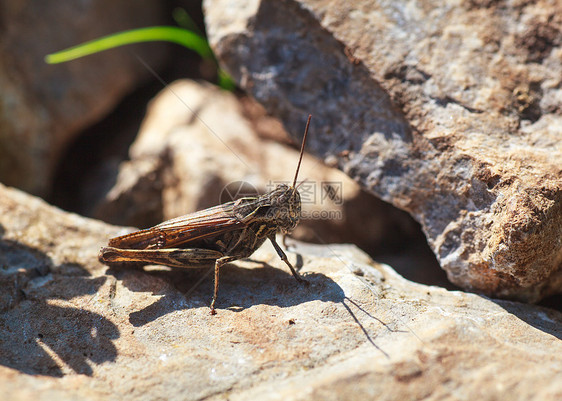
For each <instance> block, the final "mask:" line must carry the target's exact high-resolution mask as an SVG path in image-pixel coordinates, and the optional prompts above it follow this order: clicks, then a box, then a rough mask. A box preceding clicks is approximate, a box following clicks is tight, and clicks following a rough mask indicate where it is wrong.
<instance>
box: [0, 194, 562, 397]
mask: <svg viewBox="0 0 562 401" xmlns="http://www.w3.org/2000/svg"><path fill="white" fill-rule="evenodd" d="M0 227H1V238H0V248H1V250H2V252H1V253H0V266H1V267H2V269H0V277H1V280H2V281H1V284H0V285H1V288H2V291H1V293H2V299H1V304H0V331H1V333H2V336H1V341H0V365H1V366H0V398H2V399H6V400H29V399H35V400H53V399H56V400H58V401H65V400H75V399H80V400H102V399H103V400H107V399H111V400H144V399H146V400H151V399H159V398H162V397H165V398H166V399H169V400H197V399H213V400H219V399H221V400H223V399H227V398H228V399H233V400H247V399H265V400H273V399H280V398H283V399H286V400H302V399H322V400H325V399H334V400H335V399H372V398H382V399H389V400H402V399H422V398H423V399H456V398H466V399H479V400H497V399H510V400H529V399H536V400H541V401H549V400H557V399H560V396H561V395H562V382H561V381H560V380H559V378H560V376H561V375H562V342H561V341H560V339H562V333H561V332H560V327H561V324H562V315H561V314H560V313H559V312H556V311H554V310H550V309H546V308H541V307H536V306H532V305H525V304H519V303H516V302H510V301H492V300H490V299H488V298H485V297H481V296H478V295H474V294H466V293H462V292H449V291H446V290H444V289H441V288H437V287H427V286H424V285H420V284H415V283H411V282H409V281H406V280H404V279H403V278H402V277H400V276H398V275H397V274H396V273H394V271H393V270H392V269H391V268H390V267H388V266H385V265H380V264H377V263H375V262H373V261H372V260H370V259H369V258H368V257H366V256H365V254H363V253H362V252H360V251H359V250H358V249H357V248H355V247H354V246H350V245H329V246H319V245H314V246H313V245H306V244H299V245H298V246H297V248H296V250H297V252H298V253H296V254H295V253H289V258H290V259H291V260H292V261H293V262H295V263H296V264H297V265H298V266H302V268H301V272H302V273H304V274H305V275H306V277H307V279H308V280H309V282H310V285H309V286H307V287H303V286H301V285H299V284H298V283H297V282H296V281H295V280H294V278H293V277H292V276H291V274H290V272H289V271H288V269H287V268H286V267H285V266H284V264H283V263H282V262H281V261H280V260H279V258H278V257H277V255H276V254H275V251H274V250H273V249H272V247H271V246H269V245H266V246H264V247H262V249H260V250H259V251H258V252H256V253H255V254H254V255H253V257H252V259H251V260H247V261H241V262H236V263H232V264H230V265H227V266H225V267H224V268H223V270H222V271H221V278H220V283H221V287H220V293H219V301H218V313H217V315H216V316H211V315H210V313H209V308H208V304H209V301H210V298H211V294H212V287H213V283H212V275H209V276H208V277H207V278H206V279H205V278H204V277H205V271H206V269H202V270H198V269H185V270H179V269H175V270H174V269H167V268H163V267H158V266H152V267H150V268H149V267H146V268H145V269H144V270H138V269H137V270H134V269H122V270H107V268H106V267H105V266H102V265H101V264H100V263H99V262H98V261H97V253H98V250H99V247H100V246H102V245H103V244H104V243H105V242H106V241H107V238H108V237H110V236H113V235H116V234H118V233H123V232H125V230H124V229H121V228H118V227H112V226H108V225H105V224H102V223H100V222H97V221H94V220H90V219H86V218H83V217H80V216H77V215H74V214H69V213H65V212H62V211H60V210H58V209H56V208H54V207H51V206H49V205H47V204H45V203H44V202H43V201H41V200H38V199H36V198H33V197H31V196H29V195H26V194H24V193H22V192H19V191H17V190H14V189H9V188H6V187H4V186H1V185H0ZM200 278H204V279H203V281H202V283H201V284H200V285H197V282H198V280H199V279H200Z"/></svg>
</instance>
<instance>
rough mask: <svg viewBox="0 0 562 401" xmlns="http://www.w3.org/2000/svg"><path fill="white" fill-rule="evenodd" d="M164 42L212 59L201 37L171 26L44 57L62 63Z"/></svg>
mask: <svg viewBox="0 0 562 401" xmlns="http://www.w3.org/2000/svg"><path fill="white" fill-rule="evenodd" d="M157 41H166V42H172V43H177V44H179V45H181V46H184V47H187V48H188V49H191V50H193V51H195V52H196V53H197V54H199V55H200V56H201V57H203V58H205V59H213V58H214V57H213V52H212V50H211V48H210V47H209V44H208V43H207V41H206V40H205V38H203V37H202V36H200V35H198V34H196V33H193V32H190V31H188V30H185V29H182V28H178V27H173V26H154V27H148V28H140V29H133V30H130V31H125V32H120V33H116V34H113V35H109V36H105V37H103V38H99V39H95V40H92V41H90V42H86V43H83V44H80V45H77V46H73V47H70V48H68V49H65V50H61V51H59V52H56V53H52V54H49V55H47V56H45V61H46V62H47V63H48V64H58V63H64V62H66V61H70V60H74V59H77V58H80V57H84V56H87V55H90V54H94V53H99V52H101V51H104V50H109V49H113V48H115V47H119V46H124V45H129V44H132V43H140V42H157Z"/></svg>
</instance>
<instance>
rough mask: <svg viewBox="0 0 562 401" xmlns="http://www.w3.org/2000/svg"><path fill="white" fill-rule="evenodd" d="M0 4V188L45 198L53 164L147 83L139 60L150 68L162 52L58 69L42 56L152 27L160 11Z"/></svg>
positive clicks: (110, 56) (106, 5)
mask: <svg viewBox="0 0 562 401" xmlns="http://www.w3.org/2000/svg"><path fill="white" fill-rule="evenodd" d="M3 3H4V4H3V6H2V13H1V17H0V18H1V26H2V37H1V40H0V88H2V96H1V97H0V126H1V127H2V129H1V130H0V182H3V183H5V184H9V185H14V186H17V187H19V188H23V189H25V190H27V191H30V192H33V193H36V194H40V195H43V196H45V195H46V194H47V193H48V191H49V190H50V185H51V181H52V178H53V173H54V169H55V168H56V166H57V164H58V163H59V158H60V157H61V156H62V154H63V153H64V151H65V149H66V147H67V146H68V145H69V144H70V143H71V142H72V140H73V139H75V137H76V135H77V134H78V133H79V132H80V130H82V129H84V128H85V127H87V126H89V125H90V124H92V123H94V122H96V121H97V120H99V119H100V118H101V117H102V116H104V115H105V114H107V113H108V112H109V111H110V110H111V109H112V108H113V107H115V105H116V104H117V103H118V102H119V101H120V100H121V99H122V97H123V96H124V95H125V94H127V93H129V92H130V91H131V90H132V89H133V88H134V87H135V86H136V85H138V84H139V83H140V82H141V81H142V80H144V79H146V77H148V76H149V74H150V73H149V72H148V70H147V69H146V68H145V66H143V64H142V63H141V62H139V60H138V58H140V59H145V60H149V64H150V65H151V66H152V68H155V69H157V68H158V66H159V65H161V64H162V62H163V61H164V56H165V52H164V49H165V48H164V47H163V46H162V45H160V46H158V47H156V46H154V47H151V46H150V45H142V46H139V47H136V48H134V51H130V50H129V51H127V50H123V49H120V50H115V51H111V52H105V53H102V54H99V55H95V56H90V57H87V58H84V59H81V60H76V61H72V62H70V63H66V64H60V65H48V64H46V63H45V61H44V57H45V56H46V55H47V54H49V53H53V52H56V51H59V50H62V49H65V48H68V47H71V46H74V45H77V44H80V43H83V42H86V41H89V40H92V39H96V38H99V37H101V36H104V35H108V34H111V33H116V32H120V31H123V30H127V29H131V28H138V27H141V26H150V25H159V24H161V23H162V22H163V18H164V16H165V12H166V10H165V8H163V7H162V5H161V4H160V2H158V1H153V0H149V1H144V2H143V3H142V6H140V5H139V6H138V7H132V6H131V4H130V3H129V2H127V1H102V2H86V3H83V4H82V3H71V4H70V5H69V4H63V3H61V2H57V1H45V2H41V3H40V4H33V5H31V4H27V3H29V2H25V3H22V2H21V1H17V0H16V1H14V0H9V1H6V2H3ZM53 27H57V29H53ZM137 57H138V58H137Z"/></svg>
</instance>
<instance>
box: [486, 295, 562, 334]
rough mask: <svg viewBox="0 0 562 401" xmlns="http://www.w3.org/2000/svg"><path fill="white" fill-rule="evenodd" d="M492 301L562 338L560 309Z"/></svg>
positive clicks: (525, 320) (541, 329)
mask: <svg viewBox="0 0 562 401" xmlns="http://www.w3.org/2000/svg"><path fill="white" fill-rule="evenodd" d="M491 301H492V302H494V303H495V304H497V305H499V306H501V307H502V308H503V309H505V310H506V311H507V312H509V313H511V314H513V315H515V316H517V317H518V318H519V319H521V320H522V321H524V322H525V323H527V324H529V325H531V326H533V327H534V328H536V329H538V330H540V331H543V332H545V333H548V334H550V335H552V336H554V337H556V338H558V339H559V340H562V313H560V312H559V311H557V310H553V309H549V308H545V307H542V306H537V305H531V304H524V303H520V302H512V301H503V300H499V299H491Z"/></svg>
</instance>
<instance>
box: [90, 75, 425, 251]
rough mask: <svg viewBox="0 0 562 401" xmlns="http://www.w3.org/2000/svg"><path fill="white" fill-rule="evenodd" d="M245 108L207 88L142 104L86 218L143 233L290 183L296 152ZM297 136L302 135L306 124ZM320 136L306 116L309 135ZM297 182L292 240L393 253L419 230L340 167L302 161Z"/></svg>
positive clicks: (195, 85) (178, 86)
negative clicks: (298, 205) (123, 152)
mask: <svg viewBox="0 0 562 401" xmlns="http://www.w3.org/2000/svg"><path fill="white" fill-rule="evenodd" d="M246 109H248V106H245V107H243V106H242V104H241V102H240V101H239V99H238V98H237V97H236V96H234V95H233V94H232V93H229V92H225V91H223V90H221V89H219V88H217V87H216V86H213V85H210V84H204V83H200V82H195V81H191V80H181V81H177V82H174V83H172V84H170V85H169V86H168V87H167V88H166V89H164V90H163V91H162V92H161V93H160V94H159V95H158V96H157V97H156V98H154V99H153V101H152V102H151V104H150V106H149V107H148V111H147V116H146V118H145V119H144V121H143V124H142V126H141V128H140V131H139V134H138V136H137V138H136V139H135V141H134V143H133V145H132V146H131V149H130V160H128V161H125V162H123V163H121V164H120V165H119V167H118V172H117V173H115V172H113V175H112V174H111V172H110V174H108V178H107V180H108V182H111V183H112V185H108V187H109V188H110V189H109V190H108V191H107V192H104V191H101V190H98V191H91V192H92V193H94V192H96V193H97V194H98V196H99V199H98V200H97V202H93V203H94V204H95V206H94V208H93V209H92V210H89V211H88V212H87V213H88V214H90V215H92V216H94V217H96V218H99V219H102V220H104V221H107V222H111V223H113V224H120V225H129V226H138V227H143V228H145V227H149V226H152V225H155V224H158V223H160V222H161V221H162V220H167V219H171V218H174V217H177V216H179V215H182V214H186V213H192V212H195V211H198V210H201V209H205V208H208V207H211V206H215V205H217V204H219V203H224V202H228V201H231V200H233V199H235V198H237V197H240V196H252V195H256V194H257V193H265V192H266V191H268V190H272V189H273V188H274V187H275V185H276V184H277V183H280V182H283V183H286V184H289V185H290V184H292V181H293V178H294V174H295V170H296V167H297V162H298V157H299V153H298V151H297V150H295V149H294V148H291V147H289V146H286V145H281V144H279V143H276V142H273V141H271V140H264V139H263V138H260V137H259V136H258V135H257V132H256V131H257V129H256V128H255V127H254V125H253V124H252V121H256V120H251V119H248V118H246V117H245V115H244V110H246ZM257 121H259V119H258V120H257ZM256 125H259V124H256ZM299 130H300V131H303V130H304V121H303V124H302V126H301V127H300V128H299ZM261 131H262V132H263V131H265V130H264V129H263V128H262V130H261ZM271 131H272V130H270V132H271ZM321 135H322V132H320V131H318V130H317V129H316V125H315V121H314V119H313V121H312V123H311V128H310V137H312V136H321ZM278 136H281V135H278ZM103 168H104V169H105V168H106V163H104V165H103ZM115 174H116V175H117V176H116V177H115ZM304 179H306V182H305V183H303V184H302V185H301V187H300V192H301V196H302V201H303V219H302V221H301V224H300V225H299V226H298V228H297V230H296V231H295V233H294V235H293V237H294V238H298V239H301V240H306V241H313V242H353V243H355V244H357V245H359V246H361V247H363V248H364V249H368V250H370V251H374V250H380V249H381V248H389V247H391V246H392V245H394V246H395V247H396V245H397V244H398V243H400V244H401V243H402V241H405V239H407V238H411V237H412V236H413V235H414V233H415V232H416V227H415V223H413V222H412V221H411V219H410V218H409V217H408V216H407V214H406V213H404V212H401V211H399V210H397V209H396V208H394V207H392V206H390V205H388V204H386V203H384V202H382V201H380V200H378V199H377V198H375V197H374V196H372V195H370V194H366V193H364V192H362V191H361V190H360V188H359V186H358V185H357V183H355V182H354V181H353V180H351V179H350V178H349V177H347V176H346V175H345V174H343V173H342V172H341V171H339V170H337V169H334V168H329V167H326V166H325V165H324V164H323V163H322V162H321V161H318V160H317V159H315V158H313V157H311V156H309V155H305V157H304V159H303V163H302V166H301V170H300V173H299V182H300V181H302V180H304ZM88 199H89V200H90V201H92V200H93V197H91V196H90V197H89V198H88ZM367 225H368V226H369V227H370V229H369V230H365V226H367Z"/></svg>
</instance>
